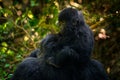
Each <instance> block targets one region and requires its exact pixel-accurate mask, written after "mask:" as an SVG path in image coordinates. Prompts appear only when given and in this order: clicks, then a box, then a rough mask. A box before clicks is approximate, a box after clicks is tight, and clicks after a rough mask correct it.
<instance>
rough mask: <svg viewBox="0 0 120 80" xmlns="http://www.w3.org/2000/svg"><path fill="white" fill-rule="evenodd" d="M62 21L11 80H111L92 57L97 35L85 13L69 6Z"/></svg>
mask: <svg viewBox="0 0 120 80" xmlns="http://www.w3.org/2000/svg"><path fill="white" fill-rule="evenodd" d="M58 21H59V26H60V31H59V32H58V33H56V34H49V35H48V36H46V37H45V38H44V39H43V40H42V41H41V43H40V49H39V48H38V49H37V50H35V51H33V52H32V53H31V55H30V56H29V57H28V58H26V59H25V60H23V61H22V62H21V63H20V64H19V65H18V67H17V69H16V70H15V72H14V74H13V76H12V78H11V80H109V79H108V76H107V74H106V72H105V70H104V68H103V65H102V64H101V63H100V62H98V61H97V60H94V59H91V53H92V49H93V46H94V38H93V33H92V31H91V30H90V28H89V26H88V25H87V24H86V23H85V20H84V17H83V15H82V12H81V11H78V10H77V9H74V8H65V9H63V10H62V11H61V12H60V14H59V17H58Z"/></svg>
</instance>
